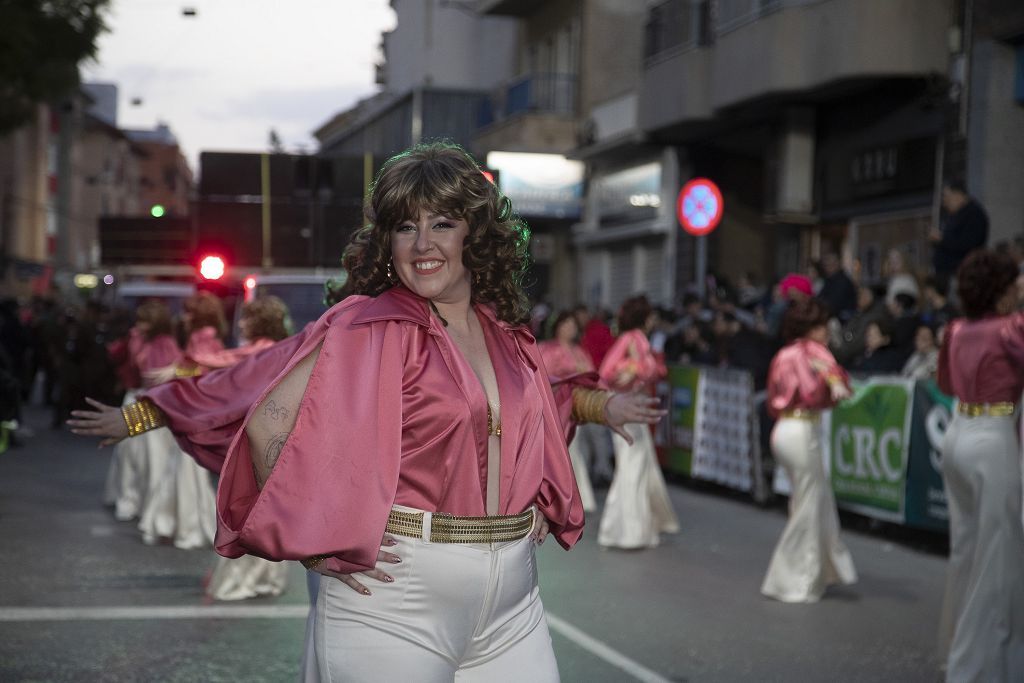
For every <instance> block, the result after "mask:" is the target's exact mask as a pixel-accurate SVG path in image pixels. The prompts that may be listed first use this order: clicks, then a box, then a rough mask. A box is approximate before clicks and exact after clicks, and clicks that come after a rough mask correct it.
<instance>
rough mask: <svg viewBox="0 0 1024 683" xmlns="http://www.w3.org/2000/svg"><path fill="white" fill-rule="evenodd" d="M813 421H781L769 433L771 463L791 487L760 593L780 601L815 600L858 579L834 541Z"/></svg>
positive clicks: (835, 527)
mask: <svg viewBox="0 0 1024 683" xmlns="http://www.w3.org/2000/svg"><path fill="white" fill-rule="evenodd" d="M820 431H821V423H820V422H819V421H818V420H817V419H813V420H808V419H801V418H783V419H781V420H779V421H778V422H776V423H775V428H774V429H773V430H772V437H771V448H772V454H773V455H774V456H775V462H776V463H778V464H779V465H781V466H782V467H784V468H785V470H786V474H787V475H788V476H789V481H790V483H791V486H792V493H791V494H790V496H789V520H788V521H787V522H786V528H785V529H783V531H782V537H781V538H780V539H779V542H778V544H777V545H776V546H775V552H774V553H773V554H772V559H771V563H770V564H769V565H768V573H767V575H766V576H765V577H764V583H763V584H762V585H761V593H763V594H764V595H766V596H768V597H770V598H775V599H776V600H781V601H783V602H817V601H818V600H820V599H821V596H822V595H823V594H824V592H825V588H826V587H827V586H829V585H831V584H834V583H841V584H851V583H854V582H855V581H856V580H857V571H856V570H855V569H854V567H853V559H852V558H851V557H850V552H849V551H848V550H847V549H846V546H845V545H843V542H842V540H840V538H839V515H838V513H837V512H836V500H835V496H834V495H833V494H832V486H831V484H830V483H829V481H828V478H827V477H826V476H825V465H824V463H823V462H822V454H821V435H820Z"/></svg>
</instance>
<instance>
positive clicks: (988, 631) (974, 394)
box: [938, 250, 1024, 681]
mask: <svg viewBox="0 0 1024 683" xmlns="http://www.w3.org/2000/svg"><path fill="white" fill-rule="evenodd" d="M1017 275H1018V270H1017V265H1016V264H1015V263H1014V262H1013V260H1012V259H1011V258H1010V257H1008V256H1005V255H1000V254H997V253H995V252H993V251H988V250H979V251H975V252H973V253H972V254H971V255H970V256H968V257H967V258H966V259H965V260H964V262H963V263H962V264H961V265H960V270H959V271H958V273H957V287H958V291H959V294H960V304H961V306H962V307H963V311H964V313H965V314H966V316H967V317H966V318H962V319H958V320H954V321H953V322H952V323H950V325H949V327H948V328H947V330H946V335H945V338H944V340H943V344H942V349H941V351H940V353H939V377H938V379H939V387H940V388H941V389H942V391H944V392H945V393H947V394H950V395H952V396H956V398H957V399H958V401H959V403H958V404H957V410H956V412H955V414H954V416H953V421H952V422H951V423H950V425H949V427H948V428H947V430H946V437H945V440H944V442H943V445H942V476H943V480H944V481H945V485H946V495H947V500H948V501H949V545H950V547H949V577H948V581H947V585H946V599H945V607H944V614H943V641H944V643H946V642H951V644H950V646H949V656H948V659H947V668H946V676H947V680H950V681H1021V680H1024V627H1022V624H1024V529H1022V527H1021V461H1020V439H1019V437H1018V432H1017V424H1018V421H1019V419H1020V409H1019V406H1018V405H1017V402H1018V401H1019V400H1020V396H1021V392H1022V391H1024V313H1022V312H1020V311H1016V310H1015V309H1016V308H1017V289H1016V280H1017Z"/></svg>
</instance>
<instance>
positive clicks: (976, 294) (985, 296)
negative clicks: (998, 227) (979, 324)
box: [956, 249, 1020, 319]
mask: <svg viewBox="0 0 1024 683" xmlns="http://www.w3.org/2000/svg"><path fill="white" fill-rule="evenodd" d="M1019 272H1020V271H1019V269H1018V267H1017V264H1016V263H1014V262H1013V259H1012V258H1010V257H1009V256H1008V255H1006V254H999V253H996V252H994V251H992V250H991V249H978V250H977V251H974V252H971V253H970V254H968V255H967V258H966V259H964V262H963V263H961V264H960V269H959V270H958V271H957V273H956V279H957V291H958V292H959V294H960V306H961V308H963V311H964V315H966V316H967V317H968V318H975V319H976V318H983V317H985V316H986V315H989V314H991V313H995V311H996V304H998V303H999V300H1000V299H1001V298H1002V297H1003V295H1004V294H1006V290H1008V289H1009V288H1010V287H1012V286H1013V285H1014V283H1015V282H1016V281H1017V275H1018V274H1019Z"/></svg>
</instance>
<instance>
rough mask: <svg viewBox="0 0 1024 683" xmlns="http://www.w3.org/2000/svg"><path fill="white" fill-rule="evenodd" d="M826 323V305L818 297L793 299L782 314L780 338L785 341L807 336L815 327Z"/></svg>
mask: <svg viewBox="0 0 1024 683" xmlns="http://www.w3.org/2000/svg"><path fill="white" fill-rule="evenodd" d="M827 324H828V306H826V305H825V304H824V303H822V302H821V300H819V299H807V300H806V301H794V302H793V303H791V304H790V305H789V308H787V309H786V312H785V313H784V314H783V316H782V338H783V339H785V340H786V341H787V342H791V341H793V340H794V339H800V338H801V337H805V336H807V333H808V332H810V331H811V330H813V329H814V328H815V327H820V326H822V325H827Z"/></svg>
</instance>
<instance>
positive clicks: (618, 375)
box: [597, 296, 679, 549]
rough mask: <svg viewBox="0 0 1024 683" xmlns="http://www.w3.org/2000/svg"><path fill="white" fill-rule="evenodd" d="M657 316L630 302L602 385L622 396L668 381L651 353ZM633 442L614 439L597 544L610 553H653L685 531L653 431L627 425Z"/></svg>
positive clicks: (643, 302)
mask: <svg viewBox="0 0 1024 683" xmlns="http://www.w3.org/2000/svg"><path fill="white" fill-rule="evenodd" d="M653 324H654V311H653V309H652V308H651V305H650V303H648V301H647V298H646V297H643V296H637V297H633V298H632V299H627V300H626V301H625V302H624V303H623V304H622V309H621V310H620V311H619V337H618V339H616V340H615V344H614V345H613V346H612V348H611V349H610V350H609V351H608V354H607V355H606V356H605V357H604V360H603V361H602V362H601V379H603V380H604V381H605V382H606V383H607V384H608V386H610V387H612V388H613V389H614V390H616V391H620V392H636V393H648V392H649V391H650V389H651V388H652V384H653V383H654V382H656V381H657V380H659V379H661V378H662V377H664V376H665V374H666V370H665V364H664V363H663V362H662V361H661V360H660V359H659V358H658V357H657V356H655V355H654V352H653V351H651V344H650V342H648V341H647V332H649V331H650V329H651V327H652V326H653ZM626 432H627V434H628V436H629V437H630V438H629V439H628V440H627V439H626V438H623V436H622V435H620V434H616V435H615V436H614V437H613V442H614V446H615V475H614V477H613V478H612V484H611V487H610V488H609V489H608V498H607V500H605V505H604V513H603V514H602V515H601V528H600V529H599V530H598V533H597V542H598V543H600V544H601V545H602V546H605V547H608V548H627V549H628V548H647V547H653V546H656V545H658V543H659V542H660V535H661V534H662V533H676V532H678V531H679V520H678V519H677V518H676V513H675V511H674V510H673V509H672V502H671V501H670V500H669V497H668V489H667V488H666V486H665V479H664V477H662V474H661V468H660V466H659V465H658V456H657V454H656V453H655V451H654V440H653V439H652V438H651V430H650V428H649V427H648V426H647V425H639V424H633V425H627V426H626Z"/></svg>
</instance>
